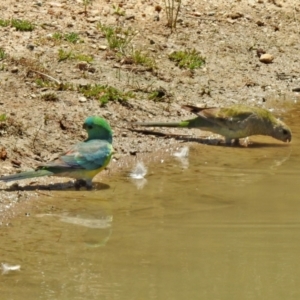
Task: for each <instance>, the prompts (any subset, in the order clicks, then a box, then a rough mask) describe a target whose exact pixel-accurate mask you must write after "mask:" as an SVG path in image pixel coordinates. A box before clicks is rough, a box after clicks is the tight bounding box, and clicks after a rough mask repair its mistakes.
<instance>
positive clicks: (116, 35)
mask: <svg viewBox="0 0 300 300" xmlns="http://www.w3.org/2000/svg"><path fill="white" fill-rule="evenodd" d="M98 28H99V29H100V30H101V31H102V33H103V34H104V35H105V38H106V40H107V43H108V47H109V49H110V50H114V51H116V52H119V53H122V54H125V50H126V49H127V47H128V45H129V44H130V43H131V41H132V39H133V37H134V35H135V33H134V32H133V30H132V29H131V28H130V27H129V28H128V29H124V28H122V27H115V28H114V27H111V26H106V25H102V24H101V23H99V24H98Z"/></svg>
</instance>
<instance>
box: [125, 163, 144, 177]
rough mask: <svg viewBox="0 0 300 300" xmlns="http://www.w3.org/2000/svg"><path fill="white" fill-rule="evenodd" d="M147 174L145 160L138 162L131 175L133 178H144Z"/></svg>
mask: <svg viewBox="0 0 300 300" xmlns="http://www.w3.org/2000/svg"><path fill="white" fill-rule="evenodd" d="M146 174H147V168H146V167H145V165H144V163H143V162H138V163H137V164H136V166H135V167H134V168H133V169H132V171H131V173H130V174H129V176H130V177H131V178H133V179H143V178H144V177H145V176H146Z"/></svg>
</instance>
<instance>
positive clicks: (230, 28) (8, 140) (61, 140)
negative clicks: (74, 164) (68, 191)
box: [0, 0, 300, 222]
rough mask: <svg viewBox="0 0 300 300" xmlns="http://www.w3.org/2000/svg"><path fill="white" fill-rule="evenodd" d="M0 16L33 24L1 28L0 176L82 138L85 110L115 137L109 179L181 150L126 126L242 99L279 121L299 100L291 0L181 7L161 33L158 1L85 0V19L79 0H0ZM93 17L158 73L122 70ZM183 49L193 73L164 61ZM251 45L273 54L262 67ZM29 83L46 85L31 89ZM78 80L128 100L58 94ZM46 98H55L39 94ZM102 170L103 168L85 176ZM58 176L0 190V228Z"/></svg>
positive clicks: (55, 184) (295, 8)
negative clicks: (158, 94) (192, 56)
mask: <svg viewBox="0 0 300 300" xmlns="http://www.w3.org/2000/svg"><path fill="white" fill-rule="evenodd" d="M118 7H119V8H118ZM160 8H161V11H160V12H158V11H159V10H160ZM0 10H1V12H2V13H1V18H2V19H3V20H4V19H5V20H9V19H12V18H13V19H21V20H28V21H31V22H33V23H34V24H35V29H34V30H33V31H28V32H22V31H17V30H16V29H15V28H13V27H11V26H7V27H1V26H0V48H2V49H3V50H4V51H5V53H6V54H7V55H6V57H5V58H4V59H3V60H2V61H0V86H1V93H2V97H1V100H0V104H1V106H0V108H1V110H0V114H5V115H6V120H5V121H2V122H0V134H1V146H0V147H1V151H0V158H1V159H0V164H1V175H2V174H9V173H14V172H17V171H19V170H26V169H30V168H34V167H35V166H36V165H38V164H39V163H41V162H46V161H49V160H51V159H53V158H55V157H56V155H57V154H58V153H60V152H62V151H64V150H66V149H67V148H68V147H69V146H70V145H72V144H74V143H75V142H77V141H80V140H83V139H84V138H85V132H84V131H83V130H82V123H83V120H84V119H85V118H86V117H87V116H89V115H99V116H102V117H104V118H106V119H107V120H108V121H109V122H110V124H111V126H112V128H113V130H114V149H115V155H114V159H113V161H112V162H111V164H110V170H111V171H110V174H111V173H112V172H113V171H119V170H120V168H122V169H123V170H124V171H125V172H128V171H130V169H131V168H132V165H133V164H134V162H135V161H136V160H144V161H146V162H149V161H150V160H158V159H160V158H161V157H164V156H166V155H169V153H170V152H171V151H172V149H175V148H176V147H178V145H179V143H180V139H179V140H178V139H175V138H172V137H158V136H155V135H144V134H141V133H137V132H133V131H131V130H128V129H129V128H132V125H131V122H136V121H142V120H152V121H154V120H160V121H166V120H179V119H182V118H186V117H190V115H189V113H188V112H186V111H184V110H183V109H182V108H181V105H182V104H194V105H200V106H201V105H202V106H225V105H226V106H228V105H231V104H234V103H245V104H249V105H256V106H263V107H266V108H269V109H273V110H274V113H275V114H277V115H279V116H281V115H282V114H283V113H284V111H287V110H288V109H289V108H290V107H291V106H292V105H293V103H294V102H295V101H298V100H299V98H300V97H299V94H298V93H295V92H293V91H292V89H294V88H299V87H300V75H299V72H300V62H299V53H300V44H299V34H300V2H299V1H298V0H295V1H292V0H287V1H281V0H273V1H266V0H258V1H256V0H247V1H246V0H245V1H244V0H240V1H234V0H231V1H228V0H226V1H225V0H224V1H222V0H218V1H204V0H203V1H192V0H191V1H188V0H186V1H182V8H181V11H180V13H179V16H178V22H177V28H176V30H175V31H174V32H171V30H170V28H168V27H166V23H167V19H166V14H165V6H164V1H158V0H157V1H150V0H149V1H147V0H138V1H131V0H128V1H109V0H107V1H104V0H94V1H91V3H90V4H89V5H88V7H87V14H85V13H84V5H83V3H82V1H80V0H78V1H74V0H69V1H43V0H37V1H28V0H22V1H15V0H14V1H10V0H5V1H4V0H0ZM122 14H123V15H122ZM99 22H101V24H102V25H106V26H111V27H113V28H115V27H117V26H118V27H120V28H122V29H123V30H126V29H128V28H131V29H130V30H131V32H134V35H133V37H132V40H131V41H130V43H131V44H130V45H131V46H132V47H133V49H138V50H141V51H142V52H143V53H147V55H148V56H149V57H151V58H152V59H153V60H154V61H155V62H156V66H157V68H155V69H154V70H153V71H151V70H150V71H149V69H147V68H145V67H143V66H139V65H133V64H130V63H129V62H128V59H126V55H125V56H124V57H122V58H118V57H116V56H115V55H114V54H113V53H111V51H110V50H109V49H108V48H107V40H106V38H105V36H104V34H103V33H102V32H101V30H99V26H98V24H99ZM71 32H74V33H77V34H78V36H79V38H80V42H78V43H75V44H73V43H70V42H68V41H66V40H64V39H61V40H55V39H54V38H53V35H54V34H57V33H60V34H62V35H65V34H68V33H71ZM193 48H194V49H196V50H197V51H199V53H201V55H202V56H203V57H205V58H206V64H205V65H204V66H203V67H202V68H200V69H196V70H194V71H190V70H187V69H181V68H179V67H177V66H176V65H175V64H174V62H172V61H170V60H169V58H168V55H169V54H170V53H171V52H173V51H174V50H185V49H193ZM59 49H63V50H64V51H72V53H80V54H85V55H89V56H92V57H93V61H92V62H90V63H82V62H80V61H79V60H78V59H75V58H73V59H68V60H64V61H59V59H58V53H59ZM262 50H263V51H265V52H266V53H269V54H271V55H273V56H274V61H273V62H272V63H270V64H266V63H262V62H260V61H259V57H258V54H257V52H260V51H262ZM41 73H42V74H46V75H47V76H50V77H45V76H44V75H41ZM49 78H50V79H49ZM38 80H40V81H41V80H43V81H48V82H50V83H51V84H52V86H43V87H41V86H40V85H39V84H38ZM58 81H59V82H60V83H62V84H65V85H64V87H63V88H62V85H60V87H59V86H58V85H57V84H56V82H58ZM88 84H102V85H110V86H113V87H115V88H117V89H119V90H120V91H122V92H128V91H130V92H132V96H131V97H129V99H128V100H127V101H110V102H109V103H108V104H106V105H105V106H103V105H100V102H99V101H98V100H96V99H90V98H87V97H84V96H83V94H82V93H81V92H79V91H78V90H77V89H76V88H73V89H71V88H65V86H67V85H69V86H72V87H78V86H87V85H88ZM158 90H160V91H163V94H164V96H163V97H162V98H160V99H158V100H156V101H154V100H149V95H150V94H151V93H153V92H154V91H158ZM49 93H50V94H51V95H54V96H55V97H52V98H51V97H50V99H49V98H47V97H45V96H44V95H45V94H49ZM285 121H286V123H288V120H285ZM161 132H165V133H171V134H190V135H191V140H193V138H195V137H196V138H199V137H201V139H199V140H198V142H199V141H200V142H201V141H202V142H204V143H210V141H212V140H211V139H206V137H209V138H211V134H210V133H205V132H202V131H199V130H198V131H188V132H187V131H182V130H175V129H162V130H161ZM213 137H215V136H213ZM213 141H214V140H213ZM198 146H199V147H201V144H199V143H198ZM165 149H167V150H168V151H167V152H166V151H165ZM154 153H155V154H154ZM108 175H109V172H103V173H102V174H100V175H99V176H98V177H97V178H96V181H101V179H102V178H104V177H106V176H108ZM68 181H69V180H68V179H66V180H64V179H61V178H58V179H55V178H40V179H37V180H28V181H24V182H22V183H21V185H22V186H24V190H21V191H17V190H16V189H15V188H12V190H13V191H9V190H7V186H6V185H5V184H1V187H2V191H1V194H0V214H1V215H2V219H3V222H4V220H5V219H6V217H11V216H13V215H14V214H16V213H17V212H20V211H22V210H21V209H20V207H24V203H25V204H26V203H28V202H30V201H33V199H34V198H35V197H36V196H38V195H39V192H36V191H35V190H36V189H37V188H38V189H40V188H42V187H44V188H49V185H50V188H52V189H65V188H67V187H68V186H71V183H66V182H68ZM106 181H109V180H107V179H106ZM61 183H63V184H61ZM41 185H42V186H41Z"/></svg>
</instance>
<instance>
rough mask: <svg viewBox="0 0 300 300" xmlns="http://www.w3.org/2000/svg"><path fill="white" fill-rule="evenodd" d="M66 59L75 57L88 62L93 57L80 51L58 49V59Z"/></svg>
mask: <svg viewBox="0 0 300 300" xmlns="http://www.w3.org/2000/svg"><path fill="white" fill-rule="evenodd" d="M67 59H76V60H79V61H86V62H88V63H90V62H92V61H93V57H92V56H90V55H86V54H82V53H74V52H72V51H66V50H63V49H59V50H58V61H59V62H61V61H64V60H67Z"/></svg>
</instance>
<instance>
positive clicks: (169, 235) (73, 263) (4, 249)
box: [0, 119, 300, 300]
mask: <svg viewBox="0 0 300 300" xmlns="http://www.w3.org/2000/svg"><path fill="white" fill-rule="evenodd" d="M295 120H296V119H295ZM291 125H293V126H291V127H292V128H297V127H296V124H293V123H292V124H291ZM294 131H295V137H294V139H293V143H292V144H291V145H284V144H279V143H278V144H274V145H276V146H274V147H273V146H270V144H268V143H269V142H270V143H273V141H271V140H270V139H264V138H261V137H259V138H255V139H254V142H256V143H255V144H253V146H252V145H250V146H249V147H248V148H244V147H237V148H234V147H217V146H209V145H198V144H196V145H192V146H191V147H190V148H189V155H188V157H185V158H186V159H188V167H187V168H184V167H183V165H182V164H181V162H180V161H178V159H177V158H175V157H174V158H172V157H171V158H170V159H169V160H167V161H165V162H164V163H158V164H154V163H152V164H151V165H148V166H146V167H147V168H148V174H147V176H146V179H145V180H147V184H146V185H144V186H143V189H138V188H137V187H136V186H135V185H134V184H132V182H131V179H130V178H128V177H125V176H115V177H111V178H109V182H108V183H109V188H106V189H102V190H101V189H100V190H99V189H95V190H93V191H80V192H75V191H72V190H68V191H65V192H64V191H54V192H51V195H52V196H53V197H45V198H44V199H40V200H38V203H39V207H38V212H37V213H33V212H32V213H31V215H30V216H29V217H28V216H27V217H26V216H24V217H22V218H19V219H16V220H13V221H12V226H11V227H2V228H1V244H0V257H1V261H0V262H2V263H7V264H10V265H20V266H21V269H20V271H18V272H9V273H7V274H4V275H3V276H2V277H1V279H2V287H1V296H2V297H3V299H23V298H24V295H25V294H26V297H27V298H29V299H122V300H123V299H125V300H126V299H214V300H215V299H230V300H232V299H255V300H256V299H283V298H287V299H298V297H299V295H300V288H299V285H298V278H299V276H300V267H299V265H298V264H297V261H298V256H299V251H300V239H299V235H300V231H299V230H300V222H299V216H300V205H299V183H298V175H299V171H298V169H299V166H300V154H299V153H300V143H299V142H298V141H299V136H297V132H296V129H295V130H294ZM252 140H253V139H252ZM263 145H269V146H266V147H265V146H263ZM272 145H273V144H272ZM108 183H107V184H108ZM104 184H105V183H104ZM107 184H106V185H107ZM107 186H108V185H107Z"/></svg>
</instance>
